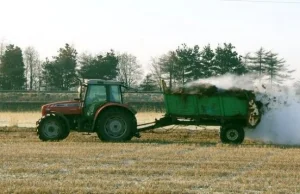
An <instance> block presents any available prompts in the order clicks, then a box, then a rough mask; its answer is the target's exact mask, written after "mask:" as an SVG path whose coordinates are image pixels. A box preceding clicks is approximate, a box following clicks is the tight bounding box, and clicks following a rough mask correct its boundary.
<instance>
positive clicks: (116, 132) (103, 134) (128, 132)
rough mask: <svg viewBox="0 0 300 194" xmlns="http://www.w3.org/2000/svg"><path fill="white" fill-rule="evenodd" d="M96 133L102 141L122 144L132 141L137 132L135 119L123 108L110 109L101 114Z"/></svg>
mask: <svg viewBox="0 0 300 194" xmlns="http://www.w3.org/2000/svg"><path fill="white" fill-rule="evenodd" d="M100 114H101V115H100V117H99V118H98V120H97V126H96V127H97V128H96V132H97V135H98V137H99V139H101V140H102V141H113V142H122V141H128V140H131V138H132V137H133V134H134V133H135V131H136V122H135V117H134V116H133V115H132V114H130V113H129V112H128V111H126V110H124V109H121V108H110V109H108V110H106V111H104V112H103V113H100Z"/></svg>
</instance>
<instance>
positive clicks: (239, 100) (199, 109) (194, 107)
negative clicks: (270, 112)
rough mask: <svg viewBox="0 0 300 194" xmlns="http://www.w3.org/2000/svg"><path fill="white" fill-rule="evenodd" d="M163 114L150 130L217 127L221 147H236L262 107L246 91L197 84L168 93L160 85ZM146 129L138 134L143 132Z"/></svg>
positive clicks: (256, 123)
mask: <svg viewBox="0 0 300 194" xmlns="http://www.w3.org/2000/svg"><path fill="white" fill-rule="evenodd" d="M162 85H163V94H164V103H165V109H166V114H165V116H164V117H163V118H161V119H159V120H156V121H155V122H154V125H153V126H149V127H148V128H152V129H153V128H158V127H163V126H168V125H196V126H199V125H206V126H220V139H221V141H222V142H223V143H230V144H240V143H242V142H243V140H244V137H245V130H246V129H247V128H255V127H256V126H257V125H258V123H259V122H260V118H261V113H260V108H261V107H262V103H261V102H259V101H256V100H255V94H254V93H253V92H252V91H249V90H242V89H238V88H232V89H229V90H222V89H218V88H217V87H215V86H213V85H208V84H200V85H199V84H198V85H192V86H190V87H182V88H177V89H174V90H170V89H168V88H167V87H166V84H165V82H164V81H163V82H162ZM148 128H147V127H145V128H144V129H141V130H147V129H148Z"/></svg>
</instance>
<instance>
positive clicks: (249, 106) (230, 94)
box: [36, 79, 262, 144]
mask: <svg viewBox="0 0 300 194" xmlns="http://www.w3.org/2000/svg"><path fill="white" fill-rule="evenodd" d="M162 86H163V95H164V103H165V110H166V113H165V115H164V117H163V118H160V119H158V120H157V119H155V121H153V122H152V123H145V124H141V125H137V120H136V116H135V115H136V113H137V112H136V111H135V110H134V109H133V108H132V107H130V106H129V105H127V104H125V103H124V102H123V93H122V91H123V90H122V88H123V87H125V86H124V85H123V83H122V82H116V81H105V80H100V79H92V80H84V81H80V87H79V95H78V98H76V99H74V100H71V101H62V102H53V103H49V104H45V105H43V106H42V107H41V113H42V116H41V118H40V119H39V120H38V121H37V122H36V128H37V135H38V137H39V138H40V139H41V140H42V141H58V140H63V139H65V138H67V137H68V135H69V133H70V131H77V132H88V133H93V132H95V133H97V135H98V137H99V138H100V139H101V140H102V141H114V142H121V141H129V140H131V139H132V138H133V137H140V132H142V131H146V130H151V129H156V128H160V127H164V126H169V125H198V126H199V125H207V126H208V125H210V126H220V138H221V141H222V142H223V143H230V144H240V143H242V142H243V140H244V137H245V131H244V130H245V129H247V128H255V127H256V126H257V124H258V123H259V122H260V117H261V114H260V107H261V105H262V104H261V103H260V102H258V101H256V100H255V95H254V93H253V92H252V91H247V90H241V89H234V88H233V89H229V90H222V89H219V88H217V87H215V86H213V85H207V84H198V85H192V86H190V87H182V88H176V89H169V88H167V87H166V84H165V82H164V81H162Z"/></svg>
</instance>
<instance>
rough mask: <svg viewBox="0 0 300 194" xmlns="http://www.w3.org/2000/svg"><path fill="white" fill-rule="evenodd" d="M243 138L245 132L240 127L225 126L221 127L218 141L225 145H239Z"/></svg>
mask: <svg viewBox="0 0 300 194" xmlns="http://www.w3.org/2000/svg"><path fill="white" fill-rule="evenodd" d="M244 138H245V131H244V129H243V128H242V127H240V126H234V125H227V126H222V127H221V132H220V139H221V141H222V143H226V144H241V143H242V142H243V141H244Z"/></svg>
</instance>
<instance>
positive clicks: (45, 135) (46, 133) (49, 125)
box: [37, 115, 69, 141]
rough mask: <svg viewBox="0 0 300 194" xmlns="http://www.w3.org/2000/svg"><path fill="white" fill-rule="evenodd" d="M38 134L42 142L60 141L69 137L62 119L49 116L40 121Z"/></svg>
mask: <svg viewBox="0 0 300 194" xmlns="http://www.w3.org/2000/svg"><path fill="white" fill-rule="evenodd" d="M37 134H38V136H39V138H40V140H42V141H59V140H62V139H65V138H66V137H67V136H68V135H69V130H67V129H66V127H65V125H64V122H63V121H62V119H61V118H59V117H57V116H54V115H49V116H45V117H43V118H42V119H41V120H40V123H39V125H38V127H37Z"/></svg>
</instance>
